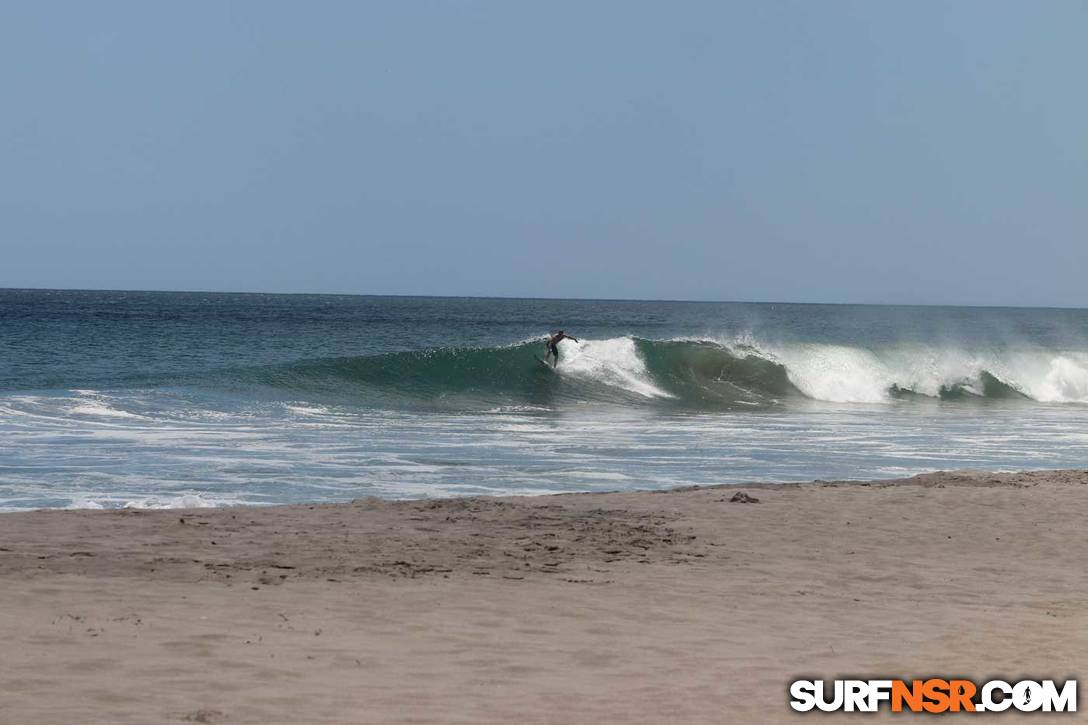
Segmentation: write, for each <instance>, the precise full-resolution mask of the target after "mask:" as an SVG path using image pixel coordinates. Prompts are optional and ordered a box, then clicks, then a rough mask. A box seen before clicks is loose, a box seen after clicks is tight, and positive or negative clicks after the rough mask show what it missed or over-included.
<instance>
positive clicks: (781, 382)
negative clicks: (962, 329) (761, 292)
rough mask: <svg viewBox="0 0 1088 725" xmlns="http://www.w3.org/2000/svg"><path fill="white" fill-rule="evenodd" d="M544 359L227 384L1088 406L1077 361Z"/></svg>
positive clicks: (446, 353)
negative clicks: (547, 362)
mask: <svg viewBox="0 0 1088 725" xmlns="http://www.w3.org/2000/svg"><path fill="white" fill-rule="evenodd" d="M543 352H544V346H543V343H542V341H536V340H533V341H521V342H517V343H513V344H510V345H506V346H499V347H482V348H470V347H463V348H437V349H431V350H423V351H412V352H396V353H388V354H381V355H371V356H359V357H341V358H325V359H318V360H310V361H301V362H297V363H293V364H289V365H281V366H273V367H262V368H248V369H241V370H234V371H232V372H231V373H230V375H229V379H230V380H231V381H232V382H233V383H235V384H237V383H244V384H256V385H262V386H269V387H272V388H276V389H286V390H291V391H295V392H298V393H306V394H309V395H314V396H319V397H321V398H323V399H343V398H348V399H354V400H360V401H363V400H365V401H370V402H377V403H380V404H388V405H400V404H413V405H428V406H430V405H437V406H440V407H449V408H457V409H461V408H463V407H465V406H469V407H477V406H480V405H483V406H495V405H500V406H501V405H515V406H543V407H554V406H557V405H562V404H568V403H578V402H582V403H592V402H603V403H614V404H620V405H653V406H665V407H673V408H680V409H731V408H742V407H752V406H773V405H779V404H782V403H786V402H789V401H790V400H803V399H811V400H819V401H827V402H835V403H889V402H893V401H896V400H900V401H902V400H910V399H913V398H918V399H926V398H929V399H939V400H946V401H962V400H971V399H1005V400H1011V399H1019V400H1024V401H1038V402H1046V403H1088V355H1086V354H1084V353H1080V352H1064V353H1057V352H1052V351H1046V350H1022V351H1004V352H1001V353H979V354H972V353H968V352H965V351H962V350H956V349H938V348H929V347H915V348H889V349H885V350H869V349H866V348H862V347H850V346H843V345H821V344H798V343H794V344H786V345H772V344H765V343H760V342H756V341H753V340H750V339H744V338H737V339H730V340H713V339H675V340H647V339H642V338H635V337H618V338H611V339H605V340H583V341H582V342H580V343H575V342H573V341H564V342H563V343H562V345H561V359H560V364H559V366H558V367H557V368H556V369H555V370H554V371H551V370H548V369H545V368H544V367H543V366H542V365H541V364H540V363H539V362H538V360H537V358H539V357H541V356H542V355H543Z"/></svg>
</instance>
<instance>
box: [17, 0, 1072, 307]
mask: <svg viewBox="0 0 1088 725" xmlns="http://www.w3.org/2000/svg"><path fill="white" fill-rule="evenodd" d="M1086 30H1088V2H1085V1H1084V0H1078V1H1070V0H1048V2H1041V3H1032V2H1007V1H1002V0H976V1H969V0H959V1H957V2H933V1H925V0H923V1H921V2H898V3H893V2H869V1H868V0H865V1H859V2H844V1H841V0H828V1H827V2H809V1H808V0H798V1H796V2H770V1H768V0H758V1H757V0H752V1H751V2H721V1H715V2H696V1H695V0H687V1H685V2H681V3H666V2H652V3H651V2H635V1H630V0H625V1H616V2H609V1H605V0H593V1H591V2H585V1H584V0H583V1H580V2H570V1H564V0H559V1H557V2H515V1H512V0H511V1H508V2H507V1H500V0H495V1H494V2H471V1H469V0H463V1H460V2H415V1H410V0H404V1H394V0H389V1H388V2H332V1H331V0H329V1H324V2H318V3H302V2H290V3H288V2H271V1H266V0H262V1H260V2H256V1H254V2H220V1H219V0H216V1H214V2H213V1H211V0H195V1H194V2H185V3H166V2H144V1H143V0H140V1H138V2H111V1H110V0H101V1H100V2H95V3H82V2H75V1H74V0H73V1H72V2H57V1H51V0H40V1H34V2H21V1H18V0H15V1H12V2H5V3H3V4H0V287H51V288H80V289H167V290H217V291H264V292H337V293H360V294H426V295H480V296H515V297H578V298H625V299H706V300H751V301H793V302H874V303H903V304H977V305H1031V306H1034V305H1044V306H1069V307H1088V280H1086V278H1085V277H1086V274H1088V93H1085V73H1086V71H1088V43H1085V42H1084V38H1085V31H1086Z"/></svg>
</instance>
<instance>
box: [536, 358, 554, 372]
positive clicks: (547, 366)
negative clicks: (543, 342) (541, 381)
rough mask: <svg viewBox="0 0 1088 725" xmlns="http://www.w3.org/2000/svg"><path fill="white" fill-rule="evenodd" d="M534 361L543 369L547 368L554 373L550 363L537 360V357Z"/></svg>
mask: <svg viewBox="0 0 1088 725" xmlns="http://www.w3.org/2000/svg"><path fill="white" fill-rule="evenodd" d="M533 357H536V355H534V356H533ZM536 361H537V362H538V363H540V364H541V365H543V366H544V367H546V368H548V369H549V370H551V371H553V372H554V370H555V368H553V367H552V364H551V363H550V362H546V361H544V360H541V359H540V358H538V357H537V358H536Z"/></svg>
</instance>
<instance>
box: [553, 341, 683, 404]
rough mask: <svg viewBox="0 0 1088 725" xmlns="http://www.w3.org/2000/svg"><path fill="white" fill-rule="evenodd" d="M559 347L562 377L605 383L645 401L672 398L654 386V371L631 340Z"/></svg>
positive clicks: (568, 343)
mask: <svg viewBox="0 0 1088 725" xmlns="http://www.w3.org/2000/svg"><path fill="white" fill-rule="evenodd" d="M559 344H560V357H559V359H560V363H559V366H558V367H557V370H558V371H559V373H560V374H562V375H569V376H571V377H575V378H583V379H587V380H592V381H594V382H597V383H603V384H605V385H610V386H612V387H616V388H620V389H622V390H626V391H628V392H631V393H635V394H637V395H641V396H643V397H645V398H671V397H672V396H671V395H670V394H669V393H667V392H665V391H664V390H662V389H661V388H659V387H658V386H656V385H654V383H653V380H652V378H651V376H650V371H649V370H647V369H646V363H645V362H644V361H643V360H642V358H641V357H639V354H638V349H637V348H636V347H635V341H634V340H633V339H632V338H630V337H615V338H611V339H608V340H582V341H580V342H575V341H573V340H564V341H562V342H561V343H559Z"/></svg>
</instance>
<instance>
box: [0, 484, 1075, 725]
mask: <svg viewBox="0 0 1088 725" xmlns="http://www.w3.org/2000/svg"><path fill="white" fill-rule="evenodd" d="M741 492H743V493H745V494H747V495H748V496H750V497H754V498H756V499H759V501H758V503H740V502H733V501H731V499H732V498H733V496H734V495H735V494H738V493H741ZM1086 515H1088V471H1082V470H1065V471H1031V472H1022V473H992V472H984V471H957V472H936V473H929V474H922V475H920V476H915V477H912V478H909V479H890V480H876V481H813V482H808V483H783V484H769V483H762V484H727V485H721V486H712V487H685V488H679V489H672V490H667V491H637V492H612V493H563V494H551V495H546V496H531V497H526V496H520V497H519V496H514V497H470V498H449V499H427V500H407V501H406V500H401V501H392V500H383V499H374V498H368V499H360V500H356V501H354V502H351V503H339V504H291V505H286V506H244V507H224V508H200V509H157V510H150V509H109V510H37V511H26V512H9V513H7V514H5V515H4V516H0V637H3V638H4V641H5V642H7V643H8V647H6V650H7V653H6V655H5V658H4V660H5V662H4V665H5V666H4V667H3V669H0V708H2V711H3V712H5V713H6V714H7V716H8V717H11V718H12V719H13V721H35V722H46V723H48V722H58V723H59V722H66V721H72V720H79V721H85V722H146V721H171V720H174V721H185V720H186V719H188V721H197V722H228V723H233V722H301V721H305V722H330V723H332V722H345V721H350V722H450V721H453V722H502V721H509V720H511V719H520V720H524V721H527V722H549V723H550V722H589V721H604V722H616V721H631V720H639V721H646V720H667V719H669V718H673V719H678V720H680V721H685V722H721V721H730V720H739V721H763V722H779V721H792V720H793V719H795V718H796V716H795V715H794V714H793V713H792V712H791V711H790V710H789V708H788V706H787V697H786V689H787V687H788V683H789V681H790V680H792V679H795V678H796V677H800V676H802V675H814V676H818V677H823V678H833V677H834V676H835V675H839V674H857V675H860V674H865V675H872V676H885V675H887V676H910V675H935V674H936V675H940V674H955V675H964V676H970V677H973V678H975V679H980V678H985V677H989V676H993V675H995V674H1000V675H1007V676H1009V677H1012V676H1024V677H1036V678H1037V677H1040V676H1044V675H1045V676H1050V675H1054V676H1069V677H1076V676H1077V675H1078V673H1082V672H1083V671H1084V669H1085V667H1086V666H1088V654H1085V653H1088V608H1086V607H1085V606H1084V605H1083V602H1084V601H1086V600H1088V577H1085V576H1084V575H1083V573H1082V572H1083V561H1084V560H1085V558H1086V557H1088V537H1084V536H1083V533H1082V531H1083V521H1084V520H1085V516H1086ZM825 717H826V716H825ZM831 717H833V718H834V717H836V716H831ZM1003 720H1005V721H1007V720H1009V718H1008V717H1007V716H1006V717H1004V718H1003Z"/></svg>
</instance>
